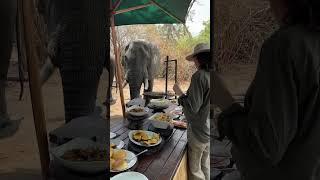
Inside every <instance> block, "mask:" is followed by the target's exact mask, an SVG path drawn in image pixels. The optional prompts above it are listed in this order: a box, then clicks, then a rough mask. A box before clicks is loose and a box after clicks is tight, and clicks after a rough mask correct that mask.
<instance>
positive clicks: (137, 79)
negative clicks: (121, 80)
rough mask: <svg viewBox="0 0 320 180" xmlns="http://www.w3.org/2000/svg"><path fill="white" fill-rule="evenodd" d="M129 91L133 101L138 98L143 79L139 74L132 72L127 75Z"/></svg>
mask: <svg viewBox="0 0 320 180" xmlns="http://www.w3.org/2000/svg"><path fill="white" fill-rule="evenodd" d="M127 81H128V83H129V89H130V98H131V99H135V98H139V97H140V89H141V86H142V83H143V77H141V73H139V72H134V73H128V79H127Z"/></svg>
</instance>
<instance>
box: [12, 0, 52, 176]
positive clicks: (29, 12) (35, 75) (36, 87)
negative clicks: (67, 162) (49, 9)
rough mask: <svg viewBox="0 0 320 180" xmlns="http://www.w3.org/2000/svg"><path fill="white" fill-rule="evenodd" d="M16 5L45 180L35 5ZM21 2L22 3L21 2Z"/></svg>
mask: <svg viewBox="0 0 320 180" xmlns="http://www.w3.org/2000/svg"><path fill="white" fill-rule="evenodd" d="M18 2H20V3H19V4H18V5H19V6H20V9H21V10H22V11H23V12H22V13H23V21H24V23H23V24H24V27H23V29H24V34H25V35H27V36H25V43H26V45H25V47H26V54H27V62H28V73H29V87H30V94H31V102H32V110H33V118H34V126H35V130H36V136H37V142H38V148H39V153H40V161H41V169H42V176H43V179H44V180H46V179H48V177H49V166H50V157H49V150H48V139H47V128H46V118H45V114H44V107H43V99H42V91H41V86H40V77H39V75H40V72H39V67H38V62H40V58H39V56H38V55H37V49H36V47H35V44H36V42H35V39H36V37H34V36H36V32H37V31H36V29H35V22H34V19H33V17H34V14H35V7H34V4H33V3H34V2H33V1H24V0H20V1H18ZM21 3H22V4H21Z"/></svg>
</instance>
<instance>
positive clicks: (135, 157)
mask: <svg viewBox="0 0 320 180" xmlns="http://www.w3.org/2000/svg"><path fill="white" fill-rule="evenodd" d="M147 151H148V149H145V150H143V151H141V152H140V153H138V154H137V155H135V156H133V157H132V158H131V159H129V160H128V162H131V161H132V160H133V159H134V158H136V157H138V156H140V155H141V154H143V153H145V152H147Z"/></svg>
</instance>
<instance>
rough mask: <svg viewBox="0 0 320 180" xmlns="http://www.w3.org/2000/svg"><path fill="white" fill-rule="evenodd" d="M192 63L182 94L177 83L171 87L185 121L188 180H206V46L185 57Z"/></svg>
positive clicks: (207, 91)
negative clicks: (189, 81) (188, 80)
mask: <svg viewBox="0 0 320 180" xmlns="http://www.w3.org/2000/svg"><path fill="white" fill-rule="evenodd" d="M186 59H187V60H188V61H193V62H194V64H195V66H196V68H197V71H196V72H195V73H194V74H193V75H192V78H191V83H190V87H189V89H188V91H187V93H186V94H184V93H183V92H182V90H181V88H180V86H179V85H178V84H175V85H174V86H173V90H174V92H175V93H176V94H177V95H178V96H179V99H178V102H179V104H180V105H181V106H182V107H183V112H184V114H185V116H186V119H187V121H188V162H189V169H188V170H189V171H188V172H189V174H188V178H189V179H190V180H204V179H205V180H209V179H210V146H209V145H210V119H209V112H210V70H211V55H210V47H209V45H207V44H204V43H200V44H198V45H196V46H195V48H194V52H193V54H191V55H189V56H187V57H186Z"/></svg>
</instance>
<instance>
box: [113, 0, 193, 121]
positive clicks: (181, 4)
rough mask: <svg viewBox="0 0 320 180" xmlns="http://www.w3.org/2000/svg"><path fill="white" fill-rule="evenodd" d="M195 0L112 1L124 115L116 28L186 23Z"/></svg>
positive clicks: (117, 67) (120, 84)
mask: <svg viewBox="0 0 320 180" xmlns="http://www.w3.org/2000/svg"><path fill="white" fill-rule="evenodd" d="M193 2H194V0H110V5H111V6H110V7H111V31H112V39H113V48H114V53H115V60H116V61H115V62H116V77H117V83H118V87H119V91H120V98H121V99H120V100H121V106H122V114H123V117H125V105H124V97H123V89H122V80H121V77H122V75H121V68H120V59H119V58H120V52H119V49H118V47H117V43H116V41H117V37H116V32H115V26H122V25H133V24H180V23H183V24H184V23H185V22H186V17H187V14H188V12H189V10H190V8H191V6H192V4H193Z"/></svg>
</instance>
